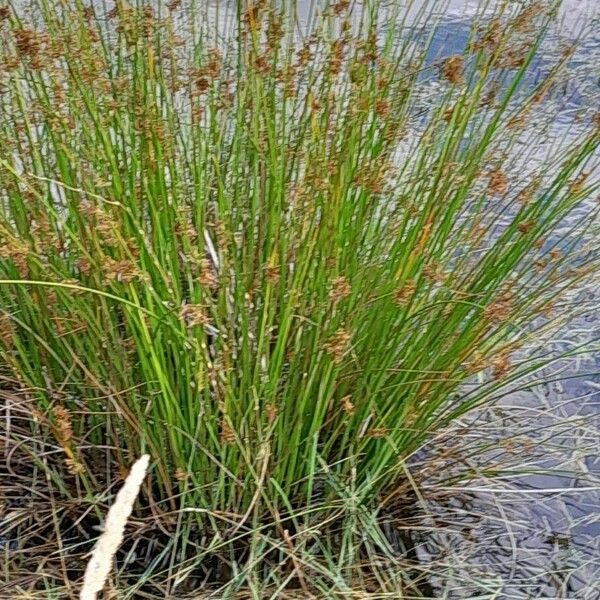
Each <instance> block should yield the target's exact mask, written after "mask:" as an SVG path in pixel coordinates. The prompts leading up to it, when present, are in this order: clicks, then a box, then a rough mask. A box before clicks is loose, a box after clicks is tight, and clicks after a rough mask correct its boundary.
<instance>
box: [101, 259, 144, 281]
mask: <svg viewBox="0 0 600 600" xmlns="http://www.w3.org/2000/svg"><path fill="white" fill-rule="evenodd" d="M102 270H103V272H104V276H105V277H106V279H107V280H108V281H119V282H121V283H131V282H132V281H135V280H136V279H141V278H142V272H141V271H140V269H139V268H138V266H137V265H136V264H135V262H133V261H132V260H129V259H123V260H115V259H113V258H111V257H109V256H105V257H104V260H103V261H102Z"/></svg>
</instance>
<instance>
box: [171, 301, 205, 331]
mask: <svg viewBox="0 0 600 600" xmlns="http://www.w3.org/2000/svg"><path fill="white" fill-rule="evenodd" d="M179 315H180V317H181V319H182V320H183V321H184V322H185V324H186V325H187V326H188V327H196V326H198V325H208V324H209V323H210V320H209V318H208V316H207V314H206V307H205V306H203V305H202V304H184V305H183V306H182V307H181V311H180V312H179Z"/></svg>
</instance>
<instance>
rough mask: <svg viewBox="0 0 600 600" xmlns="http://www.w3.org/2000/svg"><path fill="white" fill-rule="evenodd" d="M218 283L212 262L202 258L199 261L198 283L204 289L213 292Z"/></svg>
mask: <svg viewBox="0 0 600 600" xmlns="http://www.w3.org/2000/svg"><path fill="white" fill-rule="evenodd" d="M218 282H219V280H218V278H217V273H216V271H215V268H214V267H213V264H212V261H211V260H209V259H208V258H203V259H202V260H201V261H200V276H199V277H198V283H199V284H200V285H201V286H202V287H204V288H207V289H209V290H214V289H216V287H217V285H218Z"/></svg>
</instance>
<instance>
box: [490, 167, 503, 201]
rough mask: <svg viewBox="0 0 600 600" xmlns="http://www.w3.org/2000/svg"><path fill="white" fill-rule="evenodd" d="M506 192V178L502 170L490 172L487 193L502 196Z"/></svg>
mask: <svg viewBox="0 0 600 600" xmlns="http://www.w3.org/2000/svg"><path fill="white" fill-rule="evenodd" d="M507 190H508V177H507V176H506V174H505V173H504V171H502V169H499V168H498V169H493V170H492V171H490V174H489V180H488V192H489V193H490V194H494V195H496V196H503V195H504V194H506V192H507Z"/></svg>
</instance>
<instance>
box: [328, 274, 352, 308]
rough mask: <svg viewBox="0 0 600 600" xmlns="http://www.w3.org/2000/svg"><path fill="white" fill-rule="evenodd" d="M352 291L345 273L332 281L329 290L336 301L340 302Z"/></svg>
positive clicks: (330, 295)
mask: <svg viewBox="0 0 600 600" xmlns="http://www.w3.org/2000/svg"><path fill="white" fill-rule="evenodd" d="M351 293H352V287H351V286H350V283H349V282H348V280H347V279H346V277H344V276H343V275H340V276H338V277H335V278H334V279H333V281H332V282H331V290H330V291H329V297H330V298H331V299H332V300H333V301H334V302H339V301H340V300H343V299H344V298H347V297H348V296H349V295H350V294H351Z"/></svg>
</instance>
